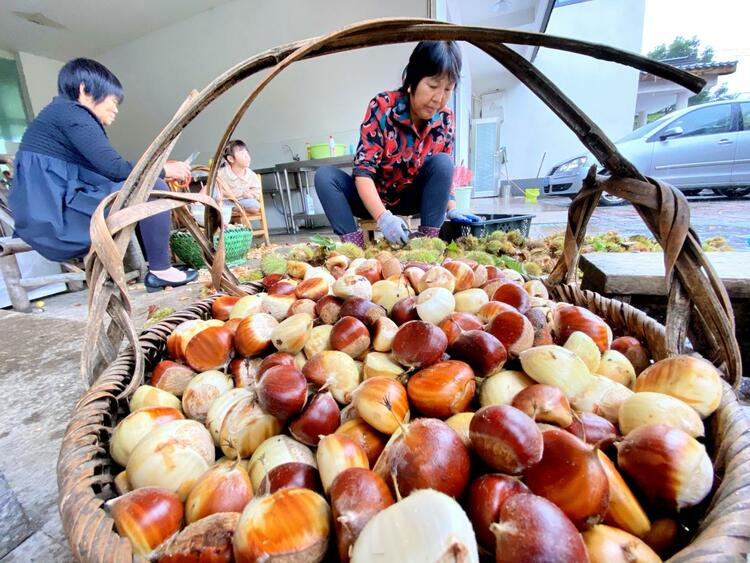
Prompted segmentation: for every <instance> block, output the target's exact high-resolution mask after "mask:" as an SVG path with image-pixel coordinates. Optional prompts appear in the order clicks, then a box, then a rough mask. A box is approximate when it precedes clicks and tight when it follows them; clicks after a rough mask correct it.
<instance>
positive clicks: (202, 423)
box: [108, 252, 721, 563]
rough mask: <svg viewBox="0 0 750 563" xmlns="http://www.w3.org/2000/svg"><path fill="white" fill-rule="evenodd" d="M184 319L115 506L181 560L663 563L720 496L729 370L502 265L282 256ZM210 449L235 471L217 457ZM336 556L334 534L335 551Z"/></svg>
mask: <svg viewBox="0 0 750 563" xmlns="http://www.w3.org/2000/svg"><path fill="white" fill-rule="evenodd" d="M288 275H289V277H282V276H280V275H273V276H267V277H266V278H265V279H264V280H263V284H264V287H265V288H266V291H265V292H264V293H259V294H256V295H249V296H245V297H242V298H239V297H233V296H221V297H218V298H217V299H216V300H215V301H214V302H213V305H212V310H213V317H214V318H213V319H211V320H190V321H187V322H184V323H182V324H180V325H179V326H177V327H176V328H175V330H174V331H173V333H172V334H171V335H170V336H169V337H168V339H167V342H166V348H167V353H168V355H169V356H170V358H171V359H165V360H163V361H161V362H160V363H158V364H157V365H156V366H155V368H154V370H153V372H152V373H151V374H150V380H149V384H148V385H142V386H141V387H139V388H138V389H137V391H136V392H135V393H134V395H133V396H132V398H131V400H130V411H131V413H130V414H129V415H128V416H127V417H126V418H124V419H123V420H122V421H121V422H120V423H119V424H118V425H117V427H116V428H115V429H114V432H113V434H112V437H111V441H110V454H111V456H112V458H113V460H114V461H115V462H116V463H117V464H119V465H121V466H122V467H123V468H124V469H123V471H122V472H121V473H120V474H119V475H118V476H117V478H116V480H115V487H116V488H117V491H118V493H119V494H120V496H118V497H115V498H114V499H112V500H110V501H109V502H108V508H109V510H110V513H111V515H112V517H113V519H114V521H115V523H116V526H117V530H118V532H119V533H120V534H121V535H123V536H125V537H127V538H128V539H129V540H130V541H131V543H132V545H133V549H134V552H135V553H137V554H140V555H144V556H147V557H150V558H151V559H152V560H156V561H159V562H162V563H164V562H182V561H204V560H209V558H210V560H211V561H238V562H245V561H271V560H279V561H282V560H283V561H322V560H323V559H326V560H336V559H338V560H340V561H354V562H369V561H384V562H385V561H388V562H391V561H444V560H445V561H448V560H450V561H454V560H455V561H479V560H480V558H481V559H482V560H492V559H494V560H496V561H567V562H574V561H594V562H597V561H602V562H607V563H615V562H618V561H659V560H660V556H668V555H669V554H671V553H672V552H674V551H675V550H676V549H677V548H679V547H680V546H681V542H684V539H685V529H684V528H683V522H682V514H684V512H683V513H681V511H684V509H688V508H690V507H695V506H697V505H699V504H700V503H702V501H704V499H706V498H707V497H708V495H709V493H710V491H711V489H712V486H713V481H714V473H713V467H712V465H711V461H710V459H709V457H708V455H707V453H706V449H705V447H704V446H703V444H701V442H699V439H700V438H701V437H703V436H704V425H703V419H704V418H705V417H707V416H709V415H710V414H711V413H712V412H713V411H714V410H716V408H718V405H719V402H720V398H721V383H720V374H719V372H718V371H717V369H716V368H715V367H714V366H713V365H712V364H710V363H709V362H707V361H705V360H702V359H699V358H695V357H691V356H676V357H672V358H668V359H665V360H661V361H659V362H656V363H652V361H651V359H650V354H649V352H648V350H647V349H646V348H645V347H644V345H643V344H642V343H641V342H639V341H638V340H637V339H635V338H633V337H631V336H628V335H624V336H619V337H618V338H614V339H613V334H612V330H611V329H610V327H609V326H608V325H607V323H606V322H605V321H604V320H602V319H601V318H600V317H598V316H596V315H595V314H593V313H592V312H590V311H588V310H587V309H584V308H581V307H578V306H574V305H569V304H563V303H555V302H553V301H551V300H550V299H549V297H548V293H547V290H546V288H545V286H544V285H543V284H542V283H541V282H539V281H529V282H525V283H524V280H523V279H522V278H520V276H519V275H518V274H517V273H516V272H514V271H512V270H501V269H499V268H497V267H494V266H483V265H479V264H477V263H475V262H472V261H470V260H462V259H454V260H448V261H446V262H444V263H443V264H442V266H428V265H424V264H419V263H416V264H406V265H403V264H401V263H400V262H399V260H398V259H396V258H394V257H393V256H392V255H390V254H389V253H388V252H382V253H381V254H380V255H378V257H377V258H372V259H364V258H361V259H355V260H353V261H350V260H349V259H348V258H347V257H345V256H341V255H338V256H336V255H335V256H332V257H330V258H329V259H328V260H327V262H326V265H325V267H311V266H309V265H308V264H305V263H303V262H290V263H289V269H288ZM218 456H223V457H221V458H220V459H217V457H218ZM329 540H330V541H329Z"/></svg>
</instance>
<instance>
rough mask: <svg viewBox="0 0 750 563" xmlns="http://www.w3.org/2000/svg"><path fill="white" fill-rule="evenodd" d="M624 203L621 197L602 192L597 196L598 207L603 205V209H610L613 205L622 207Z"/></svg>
mask: <svg viewBox="0 0 750 563" xmlns="http://www.w3.org/2000/svg"><path fill="white" fill-rule="evenodd" d="M624 203H626V201H625V199H623V198H621V197H617V196H616V195H612V194H610V193H607V192H602V195H601V196H599V205H603V206H605V207H612V206H614V205H622V204H624Z"/></svg>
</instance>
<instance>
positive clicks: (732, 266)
mask: <svg viewBox="0 0 750 563" xmlns="http://www.w3.org/2000/svg"><path fill="white" fill-rule="evenodd" d="M706 256H707V257H708V260H709V261H710V262H711V265H712V266H713V267H714V269H715V270H716V273H717V274H719V277H720V278H721V281H723V282H724V286H725V287H726V288H727V292H728V293H729V296H730V297H731V298H733V299H734V298H742V299H747V298H750V253H744V252H706ZM578 267H579V268H580V269H581V271H583V280H582V283H581V285H582V287H583V289H591V290H592V291H596V292H599V293H607V294H616V295H666V285H665V282H664V255H663V253H661V252H592V253H590V254H583V255H581V261H580V264H579V266H578Z"/></svg>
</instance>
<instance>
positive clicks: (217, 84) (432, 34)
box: [128, 18, 740, 381]
mask: <svg viewBox="0 0 750 563" xmlns="http://www.w3.org/2000/svg"><path fill="white" fill-rule="evenodd" d="M422 39H433V40H464V41H469V42H471V43H473V44H474V45H476V46H478V47H479V48H481V49H482V50H484V51H485V52H487V53H488V54H490V56H492V57H493V58H495V59H496V60H498V61H499V62H500V63H501V64H503V65H504V66H505V67H506V68H508V69H509V70H510V71H511V72H512V73H513V74H514V75H515V76H516V77H517V78H519V80H521V82H523V83H524V84H525V85H526V86H527V87H529V88H530V89H531V90H532V92H534V93H535V94H536V95H537V96H538V97H539V98H540V99H541V100H542V101H543V102H544V103H545V104H546V105H547V106H548V107H550V108H551V109H552V110H553V111H554V112H555V113H556V114H557V115H558V116H559V117H560V118H561V119H562V120H563V122H564V123H565V124H566V125H567V126H568V127H569V128H570V129H571V130H572V131H573V132H574V133H575V134H576V135H577V136H578V137H579V138H580V139H581V141H582V142H583V143H584V145H585V146H586V147H587V148H588V149H589V150H591V151H592V152H593V153H594V154H595V155H596V157H597V158H598V159H599V160H600V161H601V162H602V163H603V164H604V165H605V166H606V167H607V168H608V169H609V170H610V171H611V172H612V174H613V176H615V177H618V178H633V179H635V180H637V181H641V182H644V183H643V184H642V185H639V187H638V188H637V191H643V190H646V191H651V190H652V189H653V188H652V187H651V185H650V184H647V183H646V182H645V179H644V178H643V177H642V176H641V175H640V174H639V173H638V171H637V169H635V167H634V166H633V165H632V164H631V163H630V162H628V161H627V160H626V159H624V158H623V157H622V155H620V153H619V152H618V151H617V149H616V147H615V146H614V144H613V143H612V142H611V141H610V140H609V139H608V138H607V137H606V135H604V133H603V132H602V131H601V129H599V128H598V127H597V126H596V124H594V123H593V122H592V121H591V120H590V119H589V118H588V117H587V116H586V115H585V114H584V113H583V112H582V111H581V110H580V109H579V108H577V107H576V106H575V105H574V104H573V103H572V102H571V101H570V100H569V99H568V98H567V97H566V96H565V95H564V94H562V92H561V91H560V90H559V89H558V88H556V87H555V86H554V84H552V83H551V81H550V80H549V79H548V78H547V77H546V76H545V75H544V74H542V73H541V72H539V71H538V70H537V69H535V68H534V67H533V65H531V64H530V63H529V62H528V61H526V60H525V59H523V57H521V56H520V55H518V54H517V53H515V52H514V51H512V50H511V49H509V48H508V47H506V46H505V45H503V44H502V43H503V42H508V43H516V44H524V45H538V46H544V47H550V48H553V49H558V50H564V51H569V52H575V53H580V54H584V55H588V56H591V57H595V58H598V59H602V60H609V61H613V62H617V63H620V64H625V65H629V66H632V67H634V68H638V69H640V70H644V71H647V72H650V73H651V74H654V75H656V76H660V77H663V78H667V79H669V80H672V81H674V82H677V83H679V84H680V85H682V86H685V87H686V88H688V89H690V90H692V91H695V92H697V91H700V89H701V88H702V87H703V86H704V85H705V81H704V80H703V79H701V78H699V77H696V76H693V75H691V74H689V73H686V72H683V71H680V70H678V69H675V68H674V67H670V66H669V65H666V64H663V63H659V62H656V61H652V60H650V59H646V58H644V57H641V56H639V55H635V54H633V53H628V52H625V51H621V50H618V49H614V48H611V47H607V46H604V45H598V44H594V43H588V42H585V41H578V40H573V39H568V38H561V37H554V36H547V35H543V34H536V33H529V32H518V31H513V30H504V29H489V28H480V27H468V26H458V25H453V24H448V23H443V22H435V21H433V20H424V19H413V18H394V19H381V20H373V21H367V22H363V23H359V24H355V25H352V26H349V27H347V28H344V29H341V30H338V31H335V32H333V33H330V34H328V35H326V36H323V37H315V38H312V39H309V40H307V41H300V42H296V43H291V44H288V45H284V46H281V47H278V48H275V49H270V50H268V51H266V52H264V53H261V54H260V55H257V56H255V57H252V58H250V59H247V60H246V61H243V62H241V63H239V64H238V65H236V66H235V67H233V68H231V69H229V70H228V71H227V72H225V73H224V74H222V75H221V76H219V77H218V78H216V79H215V80H214V81H213V82H212V83H211V84H209V85H208V86H207V87H206V88H204V90H203V91H202V92H201V93H200V94H199V95H198V97H197V98H195V99H194V100H193V101H192V102H190V103H189V107H187V108H186V109H185V110H184V111H181V112H178V114H177V115H176V116H175V117H174V118H173V120H172V121H171V122H170V123H169V124H168V125H167V126H166V127H165V128H164V129H163V130H162V131H161V132H160V133H159V135H158V136H157V137H156V139H155V140H154V141H153V143H152V144H151V145H150V146H149V148H148V149H147V150H146V151H145V153H144V155H143V156H142V157H141V159H140V160H139V161H138V162H137V163H136V165H135V167H134V169H133V172H132V173H131V176H130V178H129V179H128V182H131V186H132V184H138V183H139V182H142V180H143V178H144V177H145V176H146V175H147V174H148V173H149V172H150V171H151V167H152V166H153V163H154V161H155V160H156V159H158V158H160V156H161V155H162V151H164V150H165V148H166V147H168V146H169V145H170V144H171V143H172V142H173V141H174V139H175V138H176V137H177V136H178V135H179V133H180V131H182V129H183V128H184V127H186V126H187V124H188V123H190V121H192V120H193V119H194V118H195V117H196V116H197V115H198V114H199V113H200V112H201V111H202V110H203V109H205V108H206V107H207V106H208V105H209V104H210V103H212V102H213V101H214V100H215V99H216V98H218V97H219V96H220V95H221V94H223V93H224V92H226V91H227V90H228V89H229V88H231V87H232V86H233V85H235V84H236V83H238V82H239V81H241V80H243V79H244V78H247V77H248V76H250V75H252V74H254V73H256V72H259V71H261V70H264V69H268V68H271V67H274V68H273V69H272V70H271V73H270V75H267V76H266V77H264V79H263V80H262V81H261V82H260V84H259V85H258V86H257V87H256V88H255V89H254V90H253V91H252V92H251V94H250V95H249V96H248V98H247V99H246V100H245V102H243V104H242V105H241V106H240V109H239V110H238V112H237V114H236V115H235V117H234V118H233V119H232V121H231V122H230V125H229V127H228V128H227V130H226V132H225V134H224V137H223V138H222V140H221V141H220V143H219V144H218V146H217V153H216V154H215V157H214V162H213V166H212V169H211V170H210V172H209V185H210V184H211V182H213V179H214V177H215V172H216V166H217V165H218V162H219V160H220V158H219V156H220V151H221V150H222V149H223V147H224V145H225V143H226V140H227V139H228V135H230V134H231V133H232V132H233V131H234V129H235V128H236V126H237V124H238V122H239V120H240V119H241V117H242V115H244V113H245V112H246V111H247V109H248V107H249V106H250V104H251V103H252V101H254V100H255V99H256V98H257V96H258V95H259V94H260V92H261V91H262V90H263V88H265V86H266V85H267V84H268V83H269V82H270V80H271V79H273V78H274V77H275V76H276V75H278V74H279V73H280V72H281V71H282V70H284V69H285V68H286V67H288V66H289V65H290V64H291V63H292V62H295V61H298V60H303V59H308V58H311V57H316V56H321V55H324V54H328V53H335V52H341V51H347V50H352V49H357V48H361V47H373V46H376V45H384V44H390V43H404V42H409V41H417V40H422ZM696 256H698V257H696ZM699 256H700V248H699V247H698V248H697V249H696V248H693V247H691V249H689V251H688V250H686V249H685V248H683V249H682V250H681V254H680V258H679V259H678V260H677V262H676V264H677V269H678V272H679V275H678V276H677V278H681V277H683V276H685V277H686V279H687V276H689V275H690V274H689V273H687V272H683V270H687V269H689V268H691V267H693V268H695V267H697V266H695V264H697V263H700V262H701V259H700V258H699ZM691 261H692V262H691ZM227 277H228V276H227V275H226V274H225V276H224V278H225V279H226V278H227ZM714 282H715V280H709V284H708V285H709V287H710V290H709V291H708V293H709V294H708V295H704V297H705V298H704V299H700V297H701V296H700V295H699V294H698V293H695V294H694V293H692V292H693V291H694V288H693V287H692V286H690V285H688V286H687V287H686V288H685V293H684V294H679V293H671V294H670V295H671V299H670V302H671V303H674V304H677V303H678V302H680V300H681V295H684V296H687V297H689V298H690V299H692V300H693V302H694V303H695V305H696V307H697V310H698V316H699V317H700V318H702V319H708V320H709V324H707V325H706V327H707V330H706V332H711V330H712V329H713V328H717V327H718V328H720V329H721V335H720V346H718V347H717V349H716V353H717V354H718V356H717V357H721V358H723V361H724V362H726V365H727V366H728V367H727V370H728V372H729V374H730V379H732V380H734V381H736V377H737V374H738V373H739V369H740V364H739V353H738V348H737V344H736V341H734V342H733V343H732V341H733V338H734V337H733V335H731V334H729V332H730V331H729V327H730V326H731V321H729V320H728V319H727V318H726V315H727V311H726V310H725V309H724V308H723V307H722V306H721V303H722V302H724V301H725V300H724V299H723V297H722V296H720V295H719V296H717V294H716V292H717V291H719V292H720V291H721V288H720V284H716V283H714ZM222 283H225V282H224V281H223V282H222ZM222 287H223V286H222ZM704 293H705V292H704ZM696 298H698V301H696ZM709 309H713V310H709ZM670 326H675V324H674V323H672V324H671V325H670ZM674 338H675V340H679V337H678V336H677V337H674Z"/></svg>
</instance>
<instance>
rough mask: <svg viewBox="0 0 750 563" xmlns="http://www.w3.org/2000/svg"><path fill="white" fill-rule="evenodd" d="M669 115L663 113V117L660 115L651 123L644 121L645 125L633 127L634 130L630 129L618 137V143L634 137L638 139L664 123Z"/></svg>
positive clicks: (631, 139)
mask: <svg viewBox="0 0 750 563" xmlns="http://www.w3.org/2000/svg"><path fill="white" fill-rule="evenodd" d="M670 117H671V116H670V115H665V116H664V117H661V118H659V119H657V120H656V121H652V122H651V123H646V125H641V126H640V127H639V128H638V129H635V130H634V131H631V132H630V133H628V134H627V135H625V136H624V137H623V138H622V139H619V140H618V141H617V142H618V143H627V142H628V141H633V140H635V139H640V138H641V137H645V136H646V135H648V134H649V133H651V131H655V130H656V128H657V127H660V126H661V125H664V122H665V121H667V120H668V119H669V118H670Z"/></svg>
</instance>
